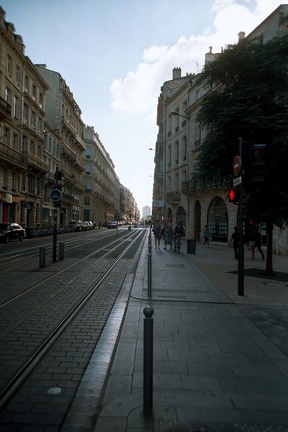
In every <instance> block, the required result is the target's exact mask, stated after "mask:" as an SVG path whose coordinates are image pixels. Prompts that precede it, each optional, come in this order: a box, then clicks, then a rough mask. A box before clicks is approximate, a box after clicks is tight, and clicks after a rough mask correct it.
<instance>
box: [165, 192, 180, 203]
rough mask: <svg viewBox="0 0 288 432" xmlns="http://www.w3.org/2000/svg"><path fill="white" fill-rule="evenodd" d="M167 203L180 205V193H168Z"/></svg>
mask: <svg viewBox="0 0 288 432" xmlns="http://www.w3.org/2000/svg"><path fill="white" fill-rule="evenodd" d="M166 201H167V202H168V203H169V204H178V203H179V202H180V192H179V191H173V192H167V194H166Z"/></svg>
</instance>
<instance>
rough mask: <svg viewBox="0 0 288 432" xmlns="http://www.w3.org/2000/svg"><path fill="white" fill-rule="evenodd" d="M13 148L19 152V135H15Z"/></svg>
mask: <svg viewBox="0 0 288 432" xmlns="http://www.w3.org/2000/svg"><path fill="white" fill-rule="evenodd" d="M12 146H13V149H14V150H18V135H17V134H14V135H13V142H12Z"/></svg>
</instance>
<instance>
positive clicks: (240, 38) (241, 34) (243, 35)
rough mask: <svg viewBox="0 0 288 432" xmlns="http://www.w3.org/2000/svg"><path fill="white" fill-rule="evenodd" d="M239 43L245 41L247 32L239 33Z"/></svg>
mask: <svg viewBox="0 0 288 432" xmlns="http://www.w3.org/2000/svg"><path fill="white" fill-rule="evenodd" d="M238 38H239V39H238V42H240V41H241V40H243V39H245V32H243V31H241V32H239V33H238Z"/></svg>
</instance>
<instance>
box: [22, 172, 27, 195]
mask: <svg viewBox="0 0 288 432" xmlns="http://www.w3.org/2000/svg"><path fill="white" fill-rule="evenodd" d="M21 183H22V184H21V188H22V190H23V191H25V190H26V173H23V174H22V179H21Z"/></svg>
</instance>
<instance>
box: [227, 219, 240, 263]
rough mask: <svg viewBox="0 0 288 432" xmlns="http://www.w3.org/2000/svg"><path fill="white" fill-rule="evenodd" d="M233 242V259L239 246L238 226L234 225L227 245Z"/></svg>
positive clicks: (237, 256) (236, 255) (236, 256)
mask: <svg viewBox="0 0 288 432" xmlns="http://www.w3.org/2000/svg"><path fill="white" fill-rule="evenodd" d="M232 242H233V249H234V259H238V258H239V255H238V248H239V232H238V227H234V233H233V234H232V236H231V239H230V243H229V246H230V245H231V243H232Z"/></svg>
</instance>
